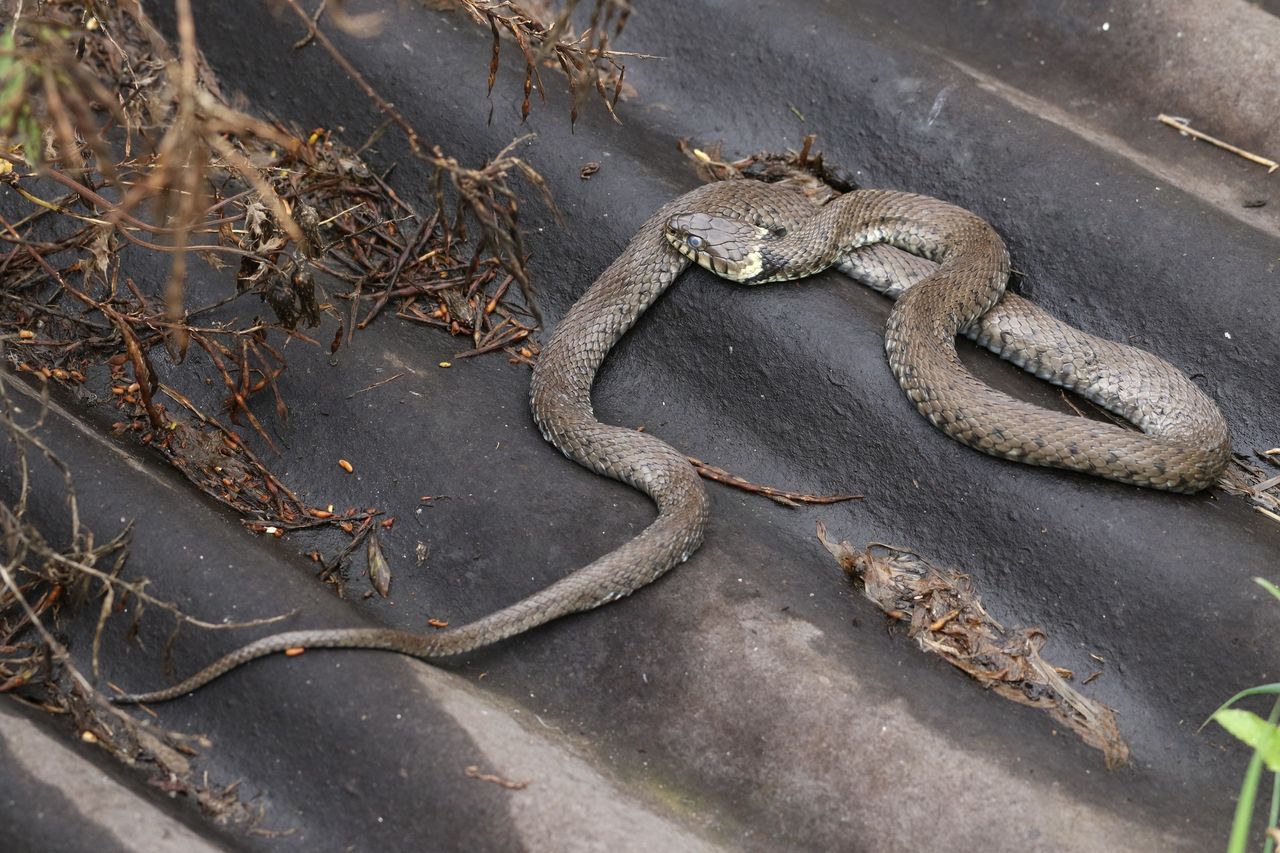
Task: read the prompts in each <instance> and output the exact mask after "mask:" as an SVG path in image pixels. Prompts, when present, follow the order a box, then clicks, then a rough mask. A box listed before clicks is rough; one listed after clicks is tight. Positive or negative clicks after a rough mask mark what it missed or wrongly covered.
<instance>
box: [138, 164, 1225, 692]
mask: <svg viewBox="0 0 1280 853" xmlns="http://www.w3.org/2000/svg"><path fill="white" fill-rule="evenodd" d="M691 213H693V214H696V216H698V217H702V218H701V219H698V220H697V222H695V223H693V224H694V225H695V226H697V225H698V224H699V223H701V224H703V225H706V224H707V223H710V224H711V228H710V230H709V231H705V232H703V233H701V234H691V232H681V231H679V229H678V228H676V229H674V230H673V229H672V227H671V226H672V224H673V223H675V222H677V221H683V222H684V223H685V224H686V225H687V224H689V223H688V221H687V218H688V215H689V214H691ZM744 224H745V225H746V226H748V229H749V230H751V231H752V234H749V235H748V236H757V237H758V236H761V235H765V236H766V237H767V238H768V243H767V253H766V252H765V249H763V248H757V249H754V250H753V249H749V248H745V246H746V244H745V243H742V242H741V241H740V239H739V238H740V237H741V236H742V234H741V232H740V230H739V229H740V227H741V226H742V225H744ZM722 229H723V230H722ZM730 234H732V239H730V237H729V235H730ZM780 235H785V236H780ZM689 236H697V238H698V240H697V241H693V242H699V241H702V243H708V242H716V241H721V240H723V243H722V245H719V246H713V247H712V248H716V249H718V250H720V251H721V254H719V255H715V256H714V259H713V258H712V256H710V255H707V256H705V257H697V256H698V254H699V253H698V251H697V249H698V248H699V247H698V246H691V245H690V241H689V239H688V238H689ZM669 239H670V240H671V241H672V242H674V243H675V244H676V246H678V247H679V249H680V251H677V250H676V248H673V246H672V245H671V242H669ZM877 241H888V242H891V243H893V244H894V245H896V246H898V247H900V248H904V249H907V250H909V251H912V252H917V253H919V254H921V255H924V256H925V257H930V258H933V259H934V260H936V261H938V262H939V265H938V266H936V267H934V266H933V265H932V264H930V263H929V262H928V261H925V260H921V259H919V258H914V257H911V256H909V255H905V254H903V253H902V252H900V251H896V250H894V249H890V248H889V247H888V246H885V245H874V246H872V245H867V244H870V243H874V242H877ZM702 243H700V246H701V245H702ZM752 251H755V252H758V253H760V254H759V256H758V257H754V258H752V259H750V260H749V263H755V264H758V267H759V268H758V269H756V270H755V272H754V273H752V275H754V276H755V280H757V281H760V280H765V271H766V269H765V268H766V267H772V268H774V269H772V270H771V273H770V274H772V275H775V276H776V277H777V278H795V277H799V276H801V275H807V274H808V273H809V272H812V271H816V270H817V269H820V268H822V267H825V266H827V265H830V264H832V263H834V264H836V265H837V266H838V267H839V268H840V269H841V270H843V271H844V272H846V273H847V274H849V275H851V276H853V277H855V278H858V279H859V280H862V281H864V282H866V283H868V284H870V285H871V286H873V287H876V288H877V289H879V290H881V291H883V292H886V293H888V294H889V295H891V296H898V295H900V294H901V298H899V299H898V304H897V305H896V306H895V308H894V312H893V314H892V316H891V318H890V321H889V331H888V334H887V341H888V342H887V349H888V352H889V359H890V364H891V366H892V368H893V371H894V373H895V375H896V376H897V377H898V379H899V381H900V383H901V384H902V386H903V388H904V389H906V391H907V393H908V395H909V396H910V397H911V399H912V400H913V401H914V402H915V403H916V405H917V407H918V408H919V409H920V411H921V412H923V413H924V414H925V415H926V416H927V417H928V418H929V419H930V420H931V421H932V422H933V423H934V424H936V425H938V426H939V427H941V428H942V429H944V430H946V431H947V433H948V434H949V435H952V436H953V437H955V438H957V439H959V440H961V441H964V442H965V443H967V444H970V445H971V446H974V447H977V448H978V449H980V450H983V451H985V452H988V453H993V454H996V455H1000V456H1005V457H1007V458H1012V459H1018V460H1020V461H1024V462H1031V463H1033V464H1041V465H1055V466H1058V467H1064V468H1072V469H1075V470H1083V471H1088V472H1090V473H1094V474H1099V475H1101V476H1105V477H1111V478H1113V479H1119V480H1125V481H1127V482H1134V483H1139V484H1141V485H1148V486H1153V487H1156V488H1165V489H1173V490H1178V491H1194V490H1196V489H1200V488H1204V487H1205V486H1207V485H1209V484H1210V483H1211V482H1212V481H1213V480H1214V479H1215V478H1216V476H1217V474H1218V473H1219V472H1220V471H1221V469H1222V467H1223V465H1225V462H1226V459H1227V454H1228V453H1229V443H1228V439H1227V432H1226V426H1225V423H1224V422H1223V421H1222V418H1221V415H1220V414H1219V413H1218V411H1217V408H1216V407H1215V406H1214V405H1213V403H1212V401H1209V400H1208V398H1206V397H1205V396H1204V395H1203V394H1202V393H1201V392H1200V391H1199V389H1197V388H1196V387H1195V386H1194V385H1193V384H1192V383H1190V382H1189V381H1188V380H1186V378H1185V377H1183V376H1182V374H1181V373H1179V372H1178V371H1177V370H1175V369H1174V368H1172V367H1170V366H1169V365H1168V364H1167V363H1165V362H1163V361H1162V360H1160V359H1158V358H1156V357H1155V356H1151V355H1149V354H1147V353H1144V352H1142V351H1141V350H1135V349H1132V348H1130V347H1123V346H1122V345H1120V344H1114V343H1111V342H1109V341H1100V340H1099V339H1095V338H1092V337H1090V336H1087V335H1084V333H1082V332H1079V331H1077V330H1074V329H1071V328H1070V327H1068V326H1065V324H1061V323H1058V322H1057V321H1055V320H1052V318H1048V317H1047V315H1044V314H1043V312H1039V310H1038V309H1035V308H1034V306H1031V305H1030V303H1026V302H1025V301H1023V300H1018V299H1017V298H1016V297H1013V296H1012V295H1011V294H1010V295H1006V296H1005V297H1004V298H1003V299H1001V298H1000V297H1001V293H1002V290H1003V286H1004V279H1005V278H1006V277H1007V275H1008V256H1007V254H1006V253H1005V250H1004V246H1003V244H1002V243H1001V242H1000V239H999V237H998V236H997V235H996V234H995V232H994V231H993V230H992V229H991V228H990V226H988V225H987V224H986V223H985V222H983V221H982V220H981V219H979V218H977V217H976V216H973V215H972V214H969V213H967V212H966V211H963V210H960V209H959V208H955V207H952V206H950V205H947V204H944V203H943V202H939V201H937V200H935V199H929V198H925V197H923V196H914V195H909V194H906V193H888V192H876V191H862V192H861V193H850V194H848V195H846V196H842V197H840V199H838V200H837V201H836V202H833V203H832V204H829V205H827V206H826V207H824V208H822V209H820V210H819V211H817V212H816V213H815V208H814V206H813V204H812V203H811V202H809V201H808V200H807V199H806V198H805V197H804V196H803V195H802V194H800V193H798V192H796V191H794V190H790V189H786V188H782V187H776V186H769V185H764V184H759V183H756V182H751V181H732V182H724V183H719V184H709V185H707V186H703V187H699V188H698V189H696V190H693V191H692V192H689V193H687V194H685V195H684V196H681V197H680V198H678V199H676V200H674V201H672V202H670V203H669V204H667V205H665V206H664V207H663V208H662V209H661V210H659V211H658V212H657V213H656V214H654V215H653V216H652V217H650V219H649V220H648V221H647V222H646V223H645V225H644V226H642V227H641V229H640V231H639V233H638V234H637V235H636V236H635V238H634V239H633V240H632V241H631V243H630V244H629V245H628V246H627V248H626V249H625V250H624V251H623V253H622V254H621V255H620V256H619V257H618V258H617V260H615V261H614V262H613V263H612V264H611V265H610V266H609V268H608V269H606V270H605V272H604V273H603V274H601V276H600V277H599V278H598V279H597V280H596V281H595V283H594V284H592V286H591V287H590V289H588V290H587V292H586V293H585V294H584V295H583V296H582V298H581V299H579V300H578V302H577V303H576V304H575V305H574V306H573V308H572V309H570V311H569V313H568V314H567V315H565V317H564V319H563V320H561V322H560V324H559V326H558V327H557V328H556V331H555V333H554V334H553V335H552V337H551V339H550V341H549V342H548V344H547V345H546V347H545V348H544V349H543V351H542V356H541V358H540V360H539V363H538V366H537V367H536V368H535V370H534V373H533V379H532V383H531V392H530V403H531V408H532V411H533V417H534V420H535V422H536V423H537V424H538V427H539V429H540V430H541V431H542V434H543V436H544V437H545V438H546V439H547V441H549V442H551V443H552V444H553V445H555V446H556V447H558V448H559V449H560V450H561V451H562V452H563V453H564V454H565V455H566V456H567V457H569V458H570V459H573V460H574V461H576V462H578V463H579V464H582V465H584V466H586V467H587V468H590V469H591V470H593V471H595V472H597V473H599V474H603V475H605V476H609V477H613V478H615V479H618V480H621V481H623V482H625V483H627V484H629V485H631V486H633V487H634V488H637V489H639V490H641V491H643V492H644V493H645V494H647V495H649V497H650V498H652V499H653V501H654V503H655V504H657V507H658V517H657V518H656V519H655V520H654V521H653V523H652V524H650V525H649V527H647V528H645V530H644V531H642V532H641V533H640V534H639V535H638V536H636V537H635V538H634V539H632V540H631V541H629V542H627V543H626V544H624V545H622V546H621V547H619V548H618V549H616V550H615V551H613V552H611V553H609V554H606V555H605V556H603V557H601V558H599V559H598V560H596V561H595V562H593V563H591V564H589V565H587V566H585V567H583V568H581V569H578V570H576V571H574V572H572V573H571V574H569V575H567V576H566V577H564V578H563V579H561V580H559V581H557V582H556V583H553V584H551V585H550V586H548V587H546V588H545V589H543V590H541V591H539V592H537V593H535V594H533V595H531V596H529V597H527V598H525V599H522V600H521V601H518V602H516V603H515V604H512V605H510V606H508V607H505V608H503V609H501V610H498V611H496V612H495V613H492V614H490V615H489V616H486V617H483V618H481V619H478V620H476V621H474V622H471V623H468V624H466V625H463V626H461V627H458V628H455V629H450V630H447V631H442V632H438V633H434V634H429V635H423V634H415V633H411V632H407V631H398V630H393V629H388V628H339V629H331V630H325V629H321V630H300V631H289V632H285V633H281V634H274V635H271V636H268V637H264V638H262V639H260V640H257V641H256V642H253V643H250V644H248V645H246V646H243V647H242V648H240V649H238V650H236V651H233V652H231V653H230V654H228V655H226V656H225V657H222V658H220V659H219V660H217V661H216V662H214V663H213V664H211V665H209V666H208V667H206V668H204V669H202V670H200V671H199V672H197V673H196V674H195V675H193V676H191V677H190V678H187V679H186V680H184V681H182V682H180V683H178V684H176V685H174V686H173V687H170V688H167V689H164V690H157V691H154V692H151V693H142V694H130V695H125V696H119V697H116V698H115V699H114V700H113V701H115V702H117V703H122V704H125V703H136V702H162V701H165V700H168V699H173V698H176V697H178V696H182V695H184V694H187V693H190V692H191V691H193V690H195V689H197V688H199V687H201V686H203V685H204V684H207V683H208V682H209V681H212V680H213V679H215V678H217V677H218V676H220V675H222V674H224V673H226V672H228V671H229V670H232V669H234V668H236V667H238V666H240V665H241V664H244V663H247V662H249V661H251V660H254V659H256V658H259V657H262V656H264V655H269V654H273V653H277V652H282V651H285V650H287V649H294V648H363V649H381V650H386V651H393V652H399V653H401V654H405V655H411V656H413V657H417V658H424V659H434V658H441V657H447V656H450V655H456V654H461V653H464V652H468V651H471V650H474V649H477V648H480V647H482V646H487V645H489V644H491V643H495V642H497V641H499V640H502V639H505V638H508V637H511V636H514V635H516V634H520V633H522V632H524V631H527V630H528V629H530V628H533V627H536V626H538V625H542V624H544V623H546V622H549V621H551V620H552V619H556V618H559V617H560V616H564V615H567V614H570V613H575V612H579V611H583V610H589V609H591V608H594V607H599V606H600V605H602V604H605V603H607V602H610V601H614V600H616V599H619V598H622V597H624V596H626V595H629V594H630V593H632V592H634V591H635V590H637V589H639V588H640V587H642V586H644V585H646V584H648V583H650V582H652V581H653V580H655V579H656V578H658V577H659V576H660V575H662V574H663V573H665V572H667V571H668V570H670V569H671V568H673V567H674V566H676V565H678V564H679V563H681V562H682V561H684V560H685V559H687V558H688V557H689V555H690V554H691V553H693V551H694V550H695V549H697V547H698V546H699V545H700V544H701V543H702V537H703V531H704V529H705V527H706V522H707V517H708V501H707V496H706V492H705V490H704V489H703V486H702V483H701V481H700V479H699V477H698V475H697V473H696V472H695V471H694V469H693V468H692V466H691V465H690V464H689V462H688V461H687V459H686V458H685V457H684V455H683V454H681V453H679V452H678V451H676V450H675V449H673V448H671V447H670V446H669V445H667V444H665V443H663V442H662V441H660V440H659V439H657V438H654V437H653V436H650V435H647V434H645V433H640V432H636V431H634V430H631V429H626V428H622V427H615V426H610V425H607V424H603V423H600V422H599V421H597V420H596V418H595V414H594V412H593V410H592V406H591V386H592V384H593V382H594V381H595V377H596V373H597V371H598V370H599V368H600V365H601V364H602V363H603V361H604V358H605V356H606V355H607V354H608V352H609V350H610V349H611V348H612V347H613V345H614V344H616V343H617V342H618V340H619V339H621V338H622V336H623V335H624V334H626V332H627V331H628V330H629V329H630V328H631V326H632V325H633V324H634V323H635V321H636V320H637V319H638V318H639V316H640V315H641V314H642V313H643V312H644V311H645V309H647V308H648V307H649V306H650V305H651V304H653V302H654V301H655V300H656V299H657V298H658V297H659V296H660V295H661V294H662V293H663V292H664V291H665V290H666V289H667V288H668V287H669V286H670V285H671V284H672V283H673V282H674V281H675V279H676V277H677V276H678V275H679V274H680V272H681V271H682V270H683V269H684V267H685V266H686V265H687V263H688V261H687V260H686V259H685V257H682V253H686V254H689V255H690V256H694V257H697V259H698V260H699V262H700V263H704V264H705V265H707V266H708V267H709V268H713V269H715V270H716V271H718V272H724V271H727V270H728V268H729V264H728V261H727V260H725V254H726V253H727V254H729V255H732V254H734V253H737V254H739V255H742V256H743V257H747V256H749V255H751V253H752ZM766 254H767V255H768V256H767V257H766ZM806 270H807V271H806ZM770 280H776V279H770ZM904 291H905V292H904ZM997 300H999V304H998V306H997V308H996V309H995V311H991V312H987V309H989V308H990V307H991V306H992V304H995V303H996V302H997ZM1011 300H1012V303H1011ZM1011 304H1012V306H1013V310H1008V309H1009V306H1010V305H1011ZM1024 308H1025V310H1024ZM984 312H987V313H986V319H981V318H983V315H984ZM992 315H994V316H995V318H996V319H995V321H994V322H993V321H992V320H991V319H990V318H991V317H992ZM958 332H962V333H966V334H969V335H970V336H972V337H975V338H976V339H978V340H979V341H980V342H981V343H983V344H984V345H986V346H988V347H990V348H992V349H994V350H996V351H997V352H1000V353H1001V354H1002V355H1004V356H1005V357H1006V358H1009V359H1011V360H1013V361H1014V362H1015V363H1018V364H1019V365H1020V366H1022V367H1024V368H1025V369H1027V370H1030V371H1032V372H1034V373H1036V375H1038V376H1042V378H1047V379H1049V380H1050V381H1054V382H1057V383H1058V384H1062V385H1066V386H1068V387H1071V388H1073V389H1075V390H1077V391H1079V392H1080V393H1082V394H1084V395H1085V396H1086V397H1089V398H1090V399H1092V400H1094V401H1095V402H1098V403H1100V404H1101V405H1104V406H1106V407H1108V408H1110V409H1111V410H1112V411H1115V412H1116V413H1118V414H1120V415H1122V416H1124V417H1126V418H1129V419H1130V420H1132V421H1134V422H1135V424H1136V425H1138V426H1139V427H1140V428H1142V429H1144V430H1146V431H1147V432H1148V433H1151V435H1147V434H1144V433H1134V432H1131V431H1125V430H1121V429H1119V428H1117V427H1111V426H1109V425H1106V424H1096V425H1095V422H1092V421H1084V420H1082V419H1079V418H1068V417H1064V416H1061V415H1056V414H1054V413H1050V412H1046V411H1045V410H1042V409H1039V408H1036V407H1034V406H1029V405H1027V404H1025V403H1021V402H1020V401H1017V400H1013V399H1012V398H1009V397H1007V396H1005V395H1002V394H1000V393H999V392H996V391H994V390H992V389H991V388H989V387H987V386H985V385H982V384H981V383H980V382H978V381H977V380H976V379H974V378H973V377H972V376H970V375H969V374H968V373H967V371H965V370H964V369H963V368H962V367H960V365H959V362H958V360H957V359H956V356H955V341H954V338H955V335H956V334H957V333H958ZM1038 334H1043V335H1044V336H1045V338H1044V339H1043V340H1042V339H1040V338H1037V335H1038ZM1108 360H1110V362H1111V363H1110V364H1108V363H1104V362H1107V361H1108ZM1064 365H1065V367H1064ZM1144 395H1145V396H1144ZM1152 395H1154V398H1153V397H1152ZM1188 412H1191V414H1190V415H1187V414H1186V413H1188ZM1170 435H1172V438H1170V437H1169V436H1170Z"/></svg>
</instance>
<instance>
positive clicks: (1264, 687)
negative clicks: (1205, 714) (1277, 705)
mask: <svg viewBox="0 0 1280 853" xmlns="http://www.w3.org/2000/svg"><path fill="white" fill-rule="evenodd" d="M1268 694H1271V695H1275V696H1280V682H1277V683H1275V684H1259V685H1258V686H1257V687H1250V688H1248V689H1246V690H1241V691H1240V692H1239V693H1237V694H1236V695H1234V696H1232V697H1231V698H1230V699H1228V700H1227V701H1225V702H1223V703H1222V704H1221V705H1220V706H1218V711H1225V710H1226V709H1228V708H1230V707H1231V706H1232V705H1234V704H1236V703H1237V702H1239V701H1240V700H1241V699H1243V698H1245V697H1246V696H1265V695H1268ZM1218 711H1214V712H1213V714H1210V715H1209V718H1208V719H1206V720H1205V721H1204V722H1203V723H1201V724H1200V728H1201V729H1203V728H1204V727H1205V726H1207V725H1209V720H1212V719H1213V715H1214V714H1216V713H1218ZM1199 730H1200V729H1196V731H1199Z"/></svg>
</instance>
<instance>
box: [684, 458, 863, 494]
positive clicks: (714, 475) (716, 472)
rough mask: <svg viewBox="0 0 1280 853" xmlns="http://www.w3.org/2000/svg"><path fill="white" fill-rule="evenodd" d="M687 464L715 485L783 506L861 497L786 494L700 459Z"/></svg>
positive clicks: (786, 492)
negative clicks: (715, 483)
mask: <svg viewBox="0 0 1280 853" xmlns="http://www.w3.org/2000/svg"><path fill="white" fill-rule="evenodd" d="M688 458H689V464H691V465H692V466H693V467H694V469H695V470H696V471H697V472H698V474H699V476H702V477H705V478H706V479H708V480H712V481H714V482H717V483H723V484H724V485H726V486H732V487H733V488H735V489H742V491H744V492H751V493H752V494H755V495H763V496H764V497H766V498H768V499H769V500H771V501H776V502H777V503H780V504H782V505H784V506H795V505H796V504H835V503H842V502H844V501H860V500H862V499H863V496H862V495H806V494H803V493H801V492H788V491H784V490H782V489H775V488H773V487H772V486H760V485H757V484H755V483H751V482H748V481H747V480H744V479H742V478H741V477H738V476H736V475H734V474H730V473H729V472H728V471H726V470H724V469H723V468H717V467H716V466H714V465H709V464H707V463H706V462H703V461H702V460H701V459H695V458H694V457H692V456H690V457H688Z"/></svg>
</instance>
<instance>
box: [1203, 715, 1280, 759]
mask: <svg viewBox="0 0 1280 853" xmlns="http://www.w3.org/2000/svg"><path fill="white" fill-rule="evenodd" d="M1213 719H1214V721H1215V722H1217V724H1218V725H1220V726H1222V727H1223V728H1224V729H1226V730H1227V731H1229V732H1231V734H1233V735H1235V737H1236V738H1237V739H1238V740H1241V741H1243V742H1244V743H1246V744H1248V745H1249V746H1251V747H1253V748H1254V749H1255V750H1257V752H1258V755H1259V756H1261V757H1262V760H1263V761H1264V762H1266V765H1267V769H1268V770H1270V771H1271V772H1272V773H1280V726H1276V725H1275V724H1274V723H1269V722H1267V721H1266V720H1264V719H1262V718H1261V717H1259V716H1258V715H1257V714H1255V713H1253V712H1252V711H1242V710H1240V709H1239V708H1228V709H1226V710H1223V711H1218V712H1217V713H1215V714H1214V715H1213Z"/></svg>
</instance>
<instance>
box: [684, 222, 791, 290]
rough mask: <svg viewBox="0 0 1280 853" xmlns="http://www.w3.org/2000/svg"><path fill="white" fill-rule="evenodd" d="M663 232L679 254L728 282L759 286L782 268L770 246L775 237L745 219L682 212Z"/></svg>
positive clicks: (768, 231) (781, 263)
mask: <svg viewBox="0 0 1280 853" xmlns="http://www.w3.org/2000/svg"><path fill="white" fill-rule="evenodd" d="M664 233H665V234H666V237H667V241H668V242H669V243H671V245H672V246H674V247H675V248H676V251H678V252H679V253H680V254H682V255H684V256H685V257H686V258H688V259H689V260H691V261H693V262H694V263H696V264H697V265H698V266H700V267H703V268H704V269H707V270H708V271H710V272H713V273H715V274H716V275H718V276H720V277H721V278H727V279H729V280H730V281H737V282H741V283H743V284H762V283H764V282H766V281H772V280H774V276H775V275H776V273H777V272H778V270H780V269H781V268H782V267H783V265H784V263H783V261H782V259H781V258H780V257H778V256H777V255H776V254H775V253H774V252H773V251H772V250H771V249H770V245H769V243H770V241H771V240H775V239H777V236H778V235H777V234H776V233H775V232H773V231H770V230H769V229H768V228H763V227H761V226H759V225H754V224H752V223H750V222H747V221H746V220H744V219H730V218H728V217H724V216H713V215H711V214H709V213H682V214H679V215H677V216H673V217H671V218H670V219H668V220H667V224H666V227H665V228H664Z"/></svg>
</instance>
